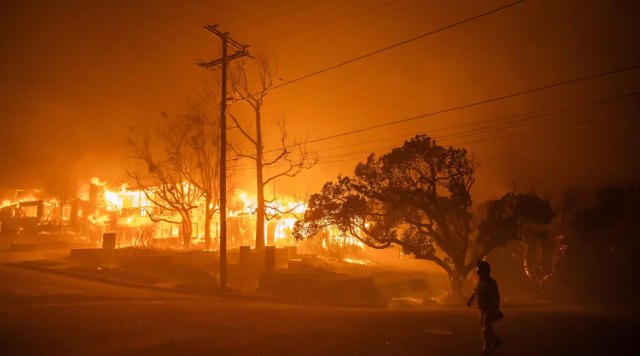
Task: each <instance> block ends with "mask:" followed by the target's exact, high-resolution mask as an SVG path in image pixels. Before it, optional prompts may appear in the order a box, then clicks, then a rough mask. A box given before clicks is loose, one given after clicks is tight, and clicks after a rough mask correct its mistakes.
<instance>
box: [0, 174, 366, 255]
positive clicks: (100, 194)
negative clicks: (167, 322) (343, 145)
mask: <svg viewBox="0 0 640 356" xmlns="http://www.w3.org/2000/svg"><path fill="white" fill-rule="evenodd" d="M185 184H186V183H185ZM158 202H159V197H158V196H156V194H155V193H154V188H148V189H147V190H143V189H140V188H136V187H129V186H128V185H126V184H123V185H121V186H120V187H117V188H113V187H110V186H109V185H108V184H106V183H105V182H101V181H100V180H99V179H98V178H93V179H92V181H91V183H90V184H87V185H85V186H83V187H82V188H81V189H80V192H79V194H78V197H76V198H74V199H72V200H71V201H69V202H66V203H64V204H59V203H58V202H57V201H56V200H55V199H46V198H44V193H43V192H42V190H37V189H32V190H15V191H14V192H13V193H12V194H10V196H9V198H8V199H5V200H3V202H2V208H1V210H0V223H2V230H3V231H4V232H5V233H21V234H24V233H55V232H64V233H71V234H76V235H78V236H82V237H83V238H84V239H88V240H90V241H94V242H100V241H101V239H102V235H103V234H104V233H105V232H115V233H116V234H117V241H116V246H117V247H119V248H121V247H128V246H141V247H153V248H182V247H184V246H185V245H186V244H185V240H184V237H185V236H184V235H185V231H184V230H185V224H184V223H183V222H184V221H183V220H182V219H181V218H180V216H179V215H178V214H177V213H176V212H175V211H172V210H170V209H165V208H164V205H163V204H157V203H158ZM204 204H205V203H204V199H200V200H199V201H198V203H197V204H195V206H194V208H193V209H191V210H190V213H189V214H190V216H189V217H190V220H191V221H190V222H191V231H190V239H189V244H188V246H189V247H190V248H195V249H205V246H206V245H205V233H204V231H205V228H204V224H205V223H204V221H205V218H204V215H205V211H204V210H205V209H204ZM61 205H62V206H61ZM305 209H306V206H305V204H304V203H303V202H299V201H295V199H285V200H284V201H280V202H274V203H272V204H271V205H270V206H268V208H267V216H268V219H267V223H266V224H265V226H264V229H265V236H266V240H267V241H266V244H267V245H270V246H278V247H284V246H301V247H308V248H313V249H322V250H329V249H331V248H342V247H356V248H363V247H364V246H363V244H362V243H361V242H360V241H358V240H357V239H356V238H353V237H348V236H343V235H342V234H340V232H339V231H338V230H337V229H335V228H330V227H329V228H326V229H325V230H324V231H323V232H322V233H321V234H319V236H317V237H316V238H315V239H308V240H305V241H296V239H295V238H294V237H293V235H292V232H293V228H294V224H295V222H296V221H297V219H298V217H300V216H302V214H304V211H305ZM256 210H257V203H256V198H255V197H252V196H250V195H249V194H247V193H246V192H244V191H242V190H240V189H237V190H236V191H235V192H234V194H233V196H232V197H230V198H229V205H228V209H227V224H228V225H227V244H228V246H229V247H230V248H235V247H240V246H255V236H256V234H255V232H256V229H257V227H256V223H257V213H256ZM283 211H286V213H281V212H283ZM211 224H212V226H211V240H212V241H211V242H212V244H211V246H210V248H211V249H216V248H217V246H218V245H219V231H220V216H219V212H216V214H215V215H214V217H213V219H212V222H211Z"/></svg>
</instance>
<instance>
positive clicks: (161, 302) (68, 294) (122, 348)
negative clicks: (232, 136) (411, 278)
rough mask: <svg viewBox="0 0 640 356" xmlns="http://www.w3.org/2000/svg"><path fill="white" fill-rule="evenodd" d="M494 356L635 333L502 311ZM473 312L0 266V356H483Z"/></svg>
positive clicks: (584, 346) (568, 314) (612, 323)
mask: <svg viewBox="0 0 640 356" xmlns="http://www.w3.org/2000/svg"><path fill="white" fill-rule="evenodd" d="M504 313H505V315H506V319H505V320H504V321H501V322H500V323H498V324H497V325H496V330H497V332H498V333H499V334H500V335H501V336H502V338H503V339H504V340H505V341H506V344H505V346H504V348H503V349H501V350H499V351H498V352H497V353H496V355H505V356H506V355H512V356H515V355H525V356H526V355H536V356H541V355H582V356H584V355H628V354H635V352H631V353H629V351H626V352H625V351H624V350H626V349H627V348H628V347H631V346H634V347H635V346H636V345H635V344H634V343H633V342H634V338H635V337H636V336H637V335H640V322H639V321H638V320H636V319H634V318H631V317H629V316H624V315H620V314H612V313H595V312H589V313H587V312H584V311H580V312H579V311H567V310H559V309H553V308H551V307H546V308H537V309H534V308H515V307H514V308H505V310H504ZM477 314H478V313H477V311H476V310H473V309H462V308H459V309H429V310H381V309H364V308H363V309H347V308H316V307H298V306H287V305H278V304H270V303H258V302H247V301H238V300H228V299H217V298H199V297H189V296H181V295H172V294H165V293H159V292H152V291H146V290H138V289H129V288H122V287H114V286H110V285H104V284H99V283H92V282H87V281H81V280H76V279H72V278H68V277H63V276H57V275H50V274H45V273H40V272H34V271H29V270H23V269H19V268H15V267H9V266H6V265H0V355H2V356H12V355H20V356H29V355H79V356H80V355H82V356H92V355H154V356H163V355H234V356H244V355H253V356H257V355H261V356H269V355H273V356H286V355H367V356H371V355H421V356H424V355H439V356H445V355H456V356H461V355H479V354H480V343H481V340H480V330H479V325H478V315H477Z"/></svg>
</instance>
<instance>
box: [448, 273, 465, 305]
mask: <svg viewBox="0 0 640 356" xmlns="http://www.w3.org/2000/svg"><path fill="white" fill-rule="evenodd" d="M465 279H467V276H466V275H463V274H462V273H460V272H458V271H456V270H453V271H452V272H451V274H449V281H450V282H451V290H450V291H449V293H448V294H447V296H446V299H447V300H448V301H449V302H451V303H460V302H464V299H465V298H464V295H463V294H462V284H463V283H464V281H465Z"/></svg>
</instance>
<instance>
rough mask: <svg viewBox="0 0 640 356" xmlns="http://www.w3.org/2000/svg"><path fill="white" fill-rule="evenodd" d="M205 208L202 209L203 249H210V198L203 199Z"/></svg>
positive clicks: (211, 210)
mask: <svg viewBox="0 0 640 356" xmlns="http://www.w3.org/2000/svg"><path fill="white" fill-rule="evenodd" d="M205 204H207V205H206V207H205V208H204V249H205V250H210V249H211V220H212V218H213V208H212V207H211V198H208V199H205Z"/></svg>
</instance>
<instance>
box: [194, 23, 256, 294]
mask: <svg viewBox="0 0 640 356" xmlns="http://www.w3.org/2000/svg"><path fill="white" fill-rule="evenodd" d="M217 27H218V25H208V26H205V27H204V28H205V30H207V31H209V32H211V33H212V34H214V35H215V36H216V37H218V38H220V40H221V41H222V58H220V59H216V60H214V61H211V62H206V63H205V62H200V63H198V65H199V66H201V67H203V68H206V69H211V68H217V67H218V66H221V69H222V82H221V84H220V85H221V86H222V88H221V95H220V96H221V98H220V156H221V157H220V249H219V250H220V288H221V289H222V290H223V291H224V290H226V289H227V286H228V283H227V66H228V64H229V62H231V61H232V60H234V59H238V58H242V57H245V56H248V55H249V52H247V47H248V46H247V45H242V44H240V43H238V42H236V41H234V40H232V39H231V38H229V32H221V31H219V30H218V29H217ZM229 46H231V47H233V48H234V49H235V53H233V54H232V55H227V48H228V47H229Z"/></svg>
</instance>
